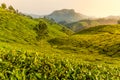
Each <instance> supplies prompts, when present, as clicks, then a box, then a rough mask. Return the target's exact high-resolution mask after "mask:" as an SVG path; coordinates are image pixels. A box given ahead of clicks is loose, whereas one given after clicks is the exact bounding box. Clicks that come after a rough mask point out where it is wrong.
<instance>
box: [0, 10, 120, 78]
mask: <svg viewBox="0 0 120 80" xmlns="http://www.w3.org/2000/svg"><path fill="white" fill-rule="evenodd" d="M119 27H120V25H107V26H106V25H103V26H97V27H92V28H89V29H85V30H83V31H80V32H78V33H74V32H73V31H71V30H69V29H68V28H66V27H64V26H62V25H60V24H57V23H55V22H53V21H50V20H47V19H45V18H40V19H31V18H30V17H27V16H23V15H21V14H20V13H14V12H11V11H9V10H6V9H2V8H0V80H110V79H111V80H119V78H120V64H119V63H120V59H119V57H120V53H119V50H120V48H119V47H120V46H119V44H120V39H119V37H120V36H119V32H120V28H119Z"/></svg>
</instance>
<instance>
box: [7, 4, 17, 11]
mask: <svg viewBox="0 0 120 80" xmlns="http://www.w3.org/2000/svg"><path fill="white" fill-rule="evenodd" d="M8 9H9V10H10V11H12V12H16V11H15V9H14V8H13V7H12V6H11V5H10V6H9V7H8Z"/></svg>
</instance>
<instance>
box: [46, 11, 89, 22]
mask: <svg viewBox="0 0 120 80" xmlns="http://www.w3.org/2000/svg"><path fill="white" fill-rule="evenodd" d="M46 17H47V18H49V19H54V20H55V21H56V22H58V23H61V22H66V23H71V22H76V21H79V20H82V19H87V18H88V16H85V15H83V14H80V13H76V12H75V11H74V9H62V10H56V11H54V12H52V13H51V14H50V15H47V16H46Z"/></svg>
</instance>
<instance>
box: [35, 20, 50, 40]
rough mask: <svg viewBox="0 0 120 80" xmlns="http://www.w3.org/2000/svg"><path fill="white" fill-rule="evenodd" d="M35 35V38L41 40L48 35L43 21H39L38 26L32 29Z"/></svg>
mask: <svg viewBox="0 0 120 80" xmlns="http://www.w3.org/2000/svg"><path fill="white" fill-rule="evenodd" d="M34 30H35V31H36V33H37V34H38V37H37V38H41V37H43V36H46V35H47V34H48V29H47V24H46V23H45V22H43V21H39V23H38V25H36V27H35V28H34Z"/></svg>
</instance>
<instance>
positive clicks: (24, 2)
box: [0, 0, 120, 17]
mask: <svg viewBox="0 0 120 80" xmlns="http://www.w3.org/2000/svg"><path fill="white" fill-rule="evenodd" d="M3 2H4V3H6V4H7V5H12V6H13V7H14V8H15V9H18V10H19V11H21V12H24V13H33V14H39V15H45V14H49V13H51V12H52V11H54V10H59V9H64V8H65V9H75V11H76V12H79V13H82V14H85V15H88V16H96V17H102V16H109V15H120V0H0V3H3Z"/></svg>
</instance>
